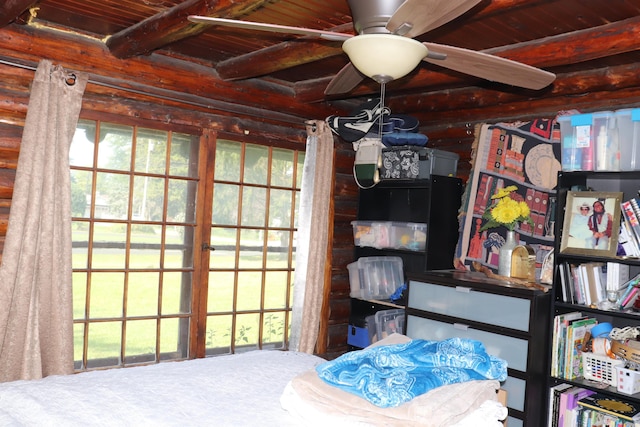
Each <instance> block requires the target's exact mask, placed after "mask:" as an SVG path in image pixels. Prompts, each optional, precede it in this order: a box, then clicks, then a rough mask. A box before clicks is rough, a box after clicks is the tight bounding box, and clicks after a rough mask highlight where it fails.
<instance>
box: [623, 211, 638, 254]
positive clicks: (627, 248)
mask: <svg viewBox="0 0 640 427" xmlns="http://www.w3.org/2000/svg"><path fill="white" fill-rule="evenodd" d="M618 244H619V245H620V246H622V250H623V251H624V255H626V256H630V257H640V248H639V247H638V242H637V241H636V238H635V235H634V234H633V231H632V230H631V225H629V221H627V220H626V219H625V217H624V215H621V217H620V233H619V234H618Z"/></svg>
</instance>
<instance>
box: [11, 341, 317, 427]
mask: <svg viewBox="0 0 640 427" xmlns="http://www.w3.org/2000/svg"><path fill="white" fill-rule="evenodd" d="M321 362H323V359H321V358H319V357H316V356H312V355H309V354H304V353H294V352H285V351H252V352H248V353H244V354H239V355H231V356H219V357H213V358H207V359H197V360H191V361H184V362H167V363H161V364H158V365H150V366H142V367H135V368H124V369H110V370H104V371H94V372H86V373H81V374H76V375H67V376H52V377H47V378H44V379H42V380H38V381H14V382H10V383H0V426H39V427H40V426H65V427H67V426H69V427H72V426H83V427H84V426H216V427H219V426H234V427H235V426H289V425H291V426H293V425H299V423H296V422H295V419H294V418H293V417H292V416H291V415H290V414H289V413H287V411H285V410H284V409H282V407H281V405H280V396H281V394H282V392H283V390H284V388H285V386H286V385H287V383H288V382H289V381H290V380H291V379H292V378H293V377H295V376H296V375H297V374H299V373H301V372H304V371H307V370H309V369H312V368H313V367H314V366H315V365H317V364H318V363H321Z"/></svg>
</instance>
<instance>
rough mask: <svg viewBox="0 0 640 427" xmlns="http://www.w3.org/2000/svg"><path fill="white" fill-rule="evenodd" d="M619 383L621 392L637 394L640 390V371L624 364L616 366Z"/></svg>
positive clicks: (618, 387)
mask: <svg viewBox="0 0 640 427" xmlns="http://www.w3.org/2000/svg"><path fill="white" fill-rule="evenodd" d="M616 374H617V380H618V384H617V386H616V388H617V389H618V391H619V392H620V393H624V394H636V393H638V392H640V372H638V371H634V370H633V369H627V368H625V367H624V366H616Z"/></svg>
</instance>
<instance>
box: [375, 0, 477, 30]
mask: <svg viewBox="0 0 640 427" xmlns="http://www.w3.org/2000/svg"><path fill="white" fill-rule="evenodd" d="M481 1H482V0H407V1H405V2H404V3H402V5H400V7H399V8H398V10H396V11H395V13H394V14H393V16H392V17H391V19H389V22H388V23H387V30H389V31H390V32H391V33H393V34H398V35H401V36H405V37H411V38H414V37H417V36H419V35H421V34H424V33H426V32H428V31H431V30H433V29H435V28H438V27H439V26H441V25H444V24H446V23H447V22H449V21H451V20H453V19H455V18H457V17H458V16H460V15H462V14H463V13H465V12H466V11H468V10H469V9H471V8H472V7H474V6H475V5H477V4H478V3H480V2H481ZM405 24H408V25H409V26H410V29H409V31H408V32H407V31H405V30H403V25H405Z"/></svg>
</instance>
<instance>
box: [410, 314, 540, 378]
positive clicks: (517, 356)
mask: <svg viewBox="0 0 640 427" xmlns="http://www.w3.org/2000/svg"><path fill="white" fill-rule="evenodd" d="M406 328H407V331H406V335H407V336H409V337H411V338H420V339H426V340H434V341H442V340H444V339H447V338H454V337H459V338H469V339H475V340H478V341H480V342H482V343H483V344H484V347H485V349H486V350H487V353H489V354H491V355H493V356H497V357H499V358H501V359H504V360H506V361H507V364H508V366H509V368H511V369H516V370H518V371H522V372H526V371H527V354H528V347H529V343H528V342H527V341H526V340H523V339H520V338H514V337H508V336H504V335H498V334H494V333H491V332H486V331H481V330H479V329H472V328H469V327H467V326H466V325H463V324H450V323H444V322H438V321H436V320H431V319H424V318H422V317H417V316H413V315H409V316H407V325H406Z"/></svg>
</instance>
